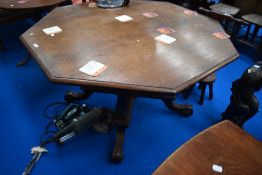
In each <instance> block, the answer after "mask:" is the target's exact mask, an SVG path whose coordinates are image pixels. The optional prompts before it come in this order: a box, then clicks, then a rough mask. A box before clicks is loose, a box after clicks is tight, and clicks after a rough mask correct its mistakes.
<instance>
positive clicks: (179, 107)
mask: <svg viewBox="0 0 262 175" xmlns="http://www.w3.org/2000/svg"><path fill="white" fill-rule="evenodd" d="M162 101H163V102H164V104H165V105H166V107H167V108H168V109H170V110H171V111H174V112H177V113H179V114H181V115H182V116H184V117H189V116H191V115H192V114H193V108H192V105H188V104H177V103H175V102H174V99H163V100H162Z"/></svg>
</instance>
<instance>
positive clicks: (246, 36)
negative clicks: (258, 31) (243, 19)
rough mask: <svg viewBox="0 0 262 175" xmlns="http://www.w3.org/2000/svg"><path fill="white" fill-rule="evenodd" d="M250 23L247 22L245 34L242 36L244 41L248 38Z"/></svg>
mask: <svg viewBox="0 0 262 175" xmlns="http://www.w3.org/2000/svg"><path fill="white" fill-rule="evenodd" d="M251 25H252V24H248V27H247V31H246V34H245V36H244V41H247V40H248V35H249V33H250V29H251Z"/></svg>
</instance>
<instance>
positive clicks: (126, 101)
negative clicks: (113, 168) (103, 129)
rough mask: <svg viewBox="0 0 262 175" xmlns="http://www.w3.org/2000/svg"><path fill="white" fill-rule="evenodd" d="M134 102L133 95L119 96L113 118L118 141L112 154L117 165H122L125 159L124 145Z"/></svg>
mask: <svg viewBox="0 0 262 175" xmlns="http://www.w3.org/2000/svg"><path fill="white" fill-rule="evenodd" d="M133 102H134V96H133V95H127V94H120V95H118V99H117V104H116V109H115V116H114V117H113V125H115V126H116V141H115V147H114V150H113V153H112V161H113V162H115V163H120V162H121V161H122V160H123V158H124V154H123V145H124V136H125V128H127V127H128V126H129V123H130V119H131V111H132V106H133Z"/></svg>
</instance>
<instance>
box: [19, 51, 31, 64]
mask: <svg viewBox="0 0 262 175" xmlns="http://www.w3.org/2000/svg"><path fill="white" fill-rule="evenodd" d="M30 59H31V55H30V53H29V52H27V56H26V58H25V59H23V60H21V61H19V62H18V63H17V64H16V67H20V66H23V65H25V64H26V63H28V62H29V61H30Z"/></svg>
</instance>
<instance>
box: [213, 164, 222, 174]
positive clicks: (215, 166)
mask: <svg viewBox="0 0 262 175" xmlns="http://www.w3.org/2000/svg"><path fill="white" fill-rule="evenodd" d="M212 169H213V171H215V172H218V173H222V172H223V168H222V166H220V165H216V164H213V166H212Z"/></svg>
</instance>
